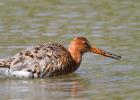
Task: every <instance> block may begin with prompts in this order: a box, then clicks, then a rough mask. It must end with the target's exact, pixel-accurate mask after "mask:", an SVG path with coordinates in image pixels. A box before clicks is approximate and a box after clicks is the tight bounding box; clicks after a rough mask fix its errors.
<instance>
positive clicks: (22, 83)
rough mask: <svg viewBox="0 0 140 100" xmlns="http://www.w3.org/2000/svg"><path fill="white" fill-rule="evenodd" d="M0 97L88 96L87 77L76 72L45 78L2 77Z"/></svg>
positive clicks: (35, 99)
mask: <svg viewBox="0 0 140 100" xmlns="http://www.w3.org/2000/svg"><path fill="white" fill-rule="evenodd" d="M0 84H1V85H0V86H2V87H0V88H1V89H2V90H3V91H1V92H0V95H3V97H2V99H3V100H4V99H23V98H24V99H26V100H46V98H47V99H48V100H58V99H61V100H64V99H67V98H68V99H84V98H86V97H88V96H87V95H88V94H87V93H86V92H87V90H88V87H89V85H90V83H89V82H88V80H87V79H84V78H83V77H81V76H79V75H78V74H76V73H73V74H68V75H65V76H61V77H55V78H47V79H33V80H32V79H3V80H2V82H1V83H0Z"/></svg>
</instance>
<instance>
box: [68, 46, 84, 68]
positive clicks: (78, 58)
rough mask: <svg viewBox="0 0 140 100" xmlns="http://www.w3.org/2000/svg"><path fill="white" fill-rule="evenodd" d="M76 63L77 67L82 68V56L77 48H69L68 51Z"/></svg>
mask: <svg viewBox="0 0 140 100" xmlns="http://www.w3.org/2000/svg"><path fill="white" fill-rule="evenodd" d="M68 50H69V52H70V54H71V56H72V58H73V60H74V62H75V63H76V66H77V67H78V66H80V64H81V60H82V54H81V52H79V51H78V50H77V49H76V48H69V49H68Z"/></svg>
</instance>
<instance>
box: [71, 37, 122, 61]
mask: <svg viewBox="0 0 140 100" xmlns="http://www.w3.org/2000/svg"><path fill="white" fill-rule="evenodd" d="M69 50H70V51H71V52H77V53H78V52H79V53H81V54H83V53H86V52H92V53H96V54H99V55H102V56H104V57H109V58H113V59H117V60H119V59H120V58H121V56H118V55H115V54H112V53H109V52H106V51H104V50H102V49H99V48H96V47H92V46H91V45H90V43H89V41H88V40H87V39H86V38H84V37H76V38H74V39H73V41H72V42H71V43H70V46H69ZM75 55H76V54H75Z"/></svg>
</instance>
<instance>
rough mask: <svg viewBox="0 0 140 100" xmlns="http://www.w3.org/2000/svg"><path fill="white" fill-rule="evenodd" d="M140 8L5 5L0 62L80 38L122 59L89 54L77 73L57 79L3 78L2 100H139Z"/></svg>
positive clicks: (24, 0) (86, 0)
mask: <svg viewBox="0 0 140 100" xmlns="http://www.w3.org/2000/svg"><path fill="white" fill-rule="evenodd" d="M139 9H140V1H139V0H1V1H0V58H6V57H9V56H12V55H14V54H15V53H17V52H18V51H20V50H23V49H24V48H28V47H31V46H33V45H37V44H40V43H49V42H58V43H61V44H63V45H65V46H66V47H67V46H68V44H69V42H70V41H71V40H72V38H73V37H76V36H85V37H87V38H88V39H89V40H90V42H91V44H93V45H96V46H97V47H99V48H102V49H104V50H106V51H110V52H112V53H115V54H118V55H121V56H122V59H121V60H119V61H117V60H112V59H110V58H104V57H102V56H98V55H93V54H92V55H90V54H85V55H84V57H83V62H82V64H81V66H80V68H79V69H78V70H77V71H76V72H75V73H73V74H69V75H66V76H61V77H56V78H49V79H34V80H32V79H8V78H7V79H5V78H3V77H1V78H0V98H1V100H79V99H80V100H139V99H140V95H139V94H140V67H139V66H140V51H139V50H140V10H139Z"/></svg>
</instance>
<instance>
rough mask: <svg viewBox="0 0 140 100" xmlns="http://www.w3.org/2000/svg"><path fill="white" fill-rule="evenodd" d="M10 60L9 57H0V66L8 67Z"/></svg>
mask: <svg viewBox="0 0 140 100" xmlns="http://www.w3.org/2000/svg"><path fill="white" fill-rule="evenodd" d="M11 62H12V59H11V58H7V59H0V68H10V65H11Z"/></svg>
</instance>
